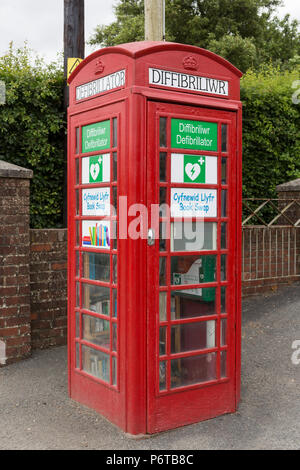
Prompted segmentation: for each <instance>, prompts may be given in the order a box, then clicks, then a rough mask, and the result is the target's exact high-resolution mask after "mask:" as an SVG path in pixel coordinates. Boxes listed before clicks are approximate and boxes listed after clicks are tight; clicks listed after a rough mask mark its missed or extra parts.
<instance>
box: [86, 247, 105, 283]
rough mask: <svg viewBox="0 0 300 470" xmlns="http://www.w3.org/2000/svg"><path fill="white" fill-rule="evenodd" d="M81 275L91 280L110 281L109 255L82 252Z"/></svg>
mask: <svg viewBox="0 0 300 470" xmlns="http://www.w3.org/2000/svg"><path fill="white" fill-rule="evenodd" d="M82 272H83V277H84V278H86V279H92V280H93V281H103V282H110V256H109V255H108V254H102V253H87V252H83V253H82Z"/></svg>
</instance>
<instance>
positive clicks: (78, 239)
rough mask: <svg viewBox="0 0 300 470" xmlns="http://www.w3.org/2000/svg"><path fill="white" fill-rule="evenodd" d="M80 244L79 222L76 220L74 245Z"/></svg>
mask: <svg viewBox="0 0 300 470" xmlns="http://www.w3.org/2000/svg"><path fill="white" fill-rule="evenodd" d="M79 245H80V222H79V221H76V246H79Z"/></svg>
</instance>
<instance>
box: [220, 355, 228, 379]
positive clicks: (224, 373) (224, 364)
mask: <svg viewBox="0 0 300 470" xmlns="http://www.w3.org/2000/svg"><path fill="white" fill-rule="evenodd" d="M224 377H227V351H221V378H224Z"/></svg>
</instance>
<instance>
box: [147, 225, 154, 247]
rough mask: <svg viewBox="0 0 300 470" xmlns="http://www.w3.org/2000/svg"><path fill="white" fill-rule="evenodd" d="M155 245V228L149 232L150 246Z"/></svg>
mask: <svg viewBox="0 0 300 470" xmlns="http://www.w3.org/2000/svg"><path fill="white" fill-rule="evenodd" d="M154 243H155V231H154V230H153V228H149V230H148V245H149V246H153V245H154Z"/></svg>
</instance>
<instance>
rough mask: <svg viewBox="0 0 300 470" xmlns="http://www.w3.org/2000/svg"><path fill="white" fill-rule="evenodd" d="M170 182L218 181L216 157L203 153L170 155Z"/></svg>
mask: <svg viewBox="0 0 300 470" xmlns="http://www.w3.org/2000/svg"><path fill="white" fill-rule="evenodd" d="M171 182H172V183H198V184H217V183H218V158H217V157H209V156H205V155H183V154H180V153H172V155H171Z"/></svg>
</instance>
